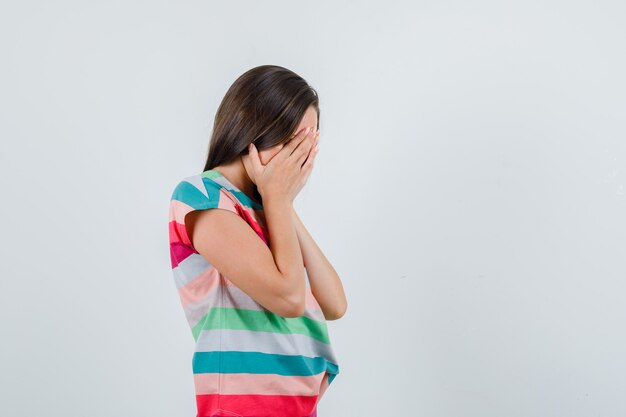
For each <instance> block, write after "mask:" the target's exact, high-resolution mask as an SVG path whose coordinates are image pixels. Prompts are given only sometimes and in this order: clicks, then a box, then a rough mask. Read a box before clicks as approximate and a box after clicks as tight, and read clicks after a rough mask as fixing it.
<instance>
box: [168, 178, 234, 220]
mask: <svg viewBox="0 0 626 417" xmlns="http://www.w3.org/2000/svg"><path fill="white" fill-rule="evenodd" d="M170 201H171V203H172V204H183V205H185V206H189V209H191V210H205V209H209V208H225V209H228V210H231V211H235V212H236V209H235V202H234V201H232V197H231V196H230V193H229V192H228V191H227V190H226V189H225V187H224V186H223V185H222V184H219V183H217V182H216V181H213V180H212V179H211V178H210V176H207V175H205V174H204V173H200V174H196V175H192V176H189V177H185V178H183V179H181V180H180V181H179V182H178V184H176V186H175V187H174V190H173V192H172V195H171V198H170Z"/></svg>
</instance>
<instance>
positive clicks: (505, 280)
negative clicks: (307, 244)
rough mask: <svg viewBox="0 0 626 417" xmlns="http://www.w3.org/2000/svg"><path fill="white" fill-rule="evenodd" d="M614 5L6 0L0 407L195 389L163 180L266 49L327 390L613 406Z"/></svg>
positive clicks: (617, 252)
mask: <svg viewBox="0 0 626 417" xmlns="http://www.w3.org/2000/svg"><path fill="white" fill-rule="evenodd" d="M624 4H625V3H624V2H621V1H594V2H592V1H587V2H583V1H565V0H562V1H546V0H543V1H504V2H503V1H493V2H487V1H469V2H468V1H460V0H459V1H456V2H451V1H429V2H418V1H406V2H393V1H385V2H365V1H362V2H339V1H316V2H308V3H298V2H288V1H281V2H278V1H263V2H252V1H249V2H242V1H229V2H215V1H194V2H190V1H170V2H163V1H143V2H139V1H129V0H125V1H100V2H95V1H91V2H89V1H75V2H67V1H66V2H61V1H56V2H48V1H19V2H11V3H10V4H9V2H3V4H2V6H1V9H0V34H1V36H0V43H1V47H2V65H1V66H0V80H1V81H0V83H1V84H0V87H1V88H0V90H1V93H0V106H1V107H0V122H1V124H0V126H1V127H0V128H1V131H0V135H1V141H0V143H1V149H0V169H1V170H2V172H1V175H0V182H1V183H0V185H1V186H2V190H3V197H2V208H1V210H2V212H1V214H2V221H3V230H2V236H3V239H2V247H1V248H0V249H1V253H2V262H1V263H0V265H1V266H0V268H1V270H0V273H1V274H2V279H1V281H0V282H1V283H0V309H1V311H0V313H1V317H2V343H0V366H1V369H2V370H1V372H0V378H1V381H0V392H1V393H2V394H1V396H2V400H1V401H0V404H1V405H0V414H1V415H3V416H12V417H17V416H35V415H45V416H50V417H52V416H90V417H100V416H111V417H121V416H149V417H160V416H163V417H171V416H186V417H193V416H194V412H195V402H194V400H195V399H194V392H193V379H192V373H191V357H192V352H193V338H192V336H191V333H190V330H189V328H188V326H187V323H186V320H185V317H184V314H183V311H182V308H181V306H180V302H179V300H178V296H177V293H176V291H175V286H174V283H173V278H172V276H171V270H170V263H169V262H170V260H169V249H168V235H167V221H168V204H169V198H170V195H171V192H172V190H173V187H174V186H175V185H176V184H177V183H178V181H179V180H180V179H181V178H183V177H185V176H188V175H193V174H196V173H198V172H200V171H201V170H202V168H203V166H204V162H205V158H206V151H207V146H208V138H209V134H210V131H211V128H212V122H213V117H214V115H215V111H216V110H217V107H218V105H219V103H220V101H221V99H222V97H223V95H224V94H225V92H226V90H227V89H228V87H229V86H230V84H231V83H232V82H233V81H234V80H235V79H236V78H237V77H238V76H239V75H240V74H242V73H243V72H245V71H246V70H248V69H250V68H252V67H255V66H257V65H262V64H275V65H281V66H284V67H287V68H289V69H291V70H293V71H295V72H296V73H298V74H299V75H301V76H302V77H304V78H305V79H306V80H307V81H308V82H309V83H310V84H311V86H313V88H315V89H316V90H317V91H318V92H319V94H320V97H321V119H320V121H321V137H320V153H319V155H318V158H317V162H316V167H315V170H314V172H313V173H312V175H311V177H310V181H309V183H308V185H307V186H306V187H305V188H304V189H303V190H302V192H301V194H300V195H299V197H298V198H297V200H296V209H297V211H298V212H299V213H300V215H301V217H302V218H303V220H304V222H305V224H306V225H307V227H308V228H309V230H310V231H311V233H312V234H313V236H314V238H315V239H316V240H317V242H318V244H319V245H320V246H321V248H322V249H323V250H324V251H325V253H326V255H327V257H328V258H329V259H330V260H331V262H332V263H333V265H334V266H335V268H336V269H337V271H338V272H339V274H340V276H341V278H342V281H343V283H344V287H345V289H346V293H347V296H348V303H349V307H348V312H347V313H346V315H345V316H344V317H343V318H342V319H341V320H339V321H335V322H329V331H330V336H331V340H332V342H333V344H334V348H335V351H336V354H337V357H338V359H339V361H340V374H339V375H338V376H337V378H336V379H335V381H333V383H332V384H331V387H330V389H329V390H328V391H327V393H326V394H325V396H324V398H323V400H322V402H321V403H320V406H319V416H320V417H344V416H345V417H357V416H358V417H361V416H379V415H385V416H390V415H402V416H428V417H456V416H464V417H465V416H468V417H490V416H493V417H496V416H497V417H501V416H507V417H511V416H520V417H528V416H533V417H536V416H542V417H543V416H546V417H547V416H555V417H562V416H568V417H576V416H594V417H595V416H602V417H607V416H624V415H626V401H625V400H624V397H623V394H624V392H625V390H626V376H625V375H626V353H625V352H626V331H625V330H624V329H625V327H624V320H625V319H626V304H625V302H624V299H625V291H626V283H625V278H626V264H625V262H624V259H625V257H624V255H625V253H626V220H625V213H626V211H625V209H626V190H625V187H624V184H625V179H626V178H625V177H626V173H625V167H626V165H625V163H626V142H625V140H626V137H625V133H626V128H625V123H624V121H625V114H626V81H625V78H624V74H626V54H625V50H626V6H625V5H624Z"/></svg>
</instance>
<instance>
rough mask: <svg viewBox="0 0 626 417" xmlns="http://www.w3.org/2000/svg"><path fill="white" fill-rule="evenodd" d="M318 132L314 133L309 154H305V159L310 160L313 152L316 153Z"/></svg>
mask: <svg viewBox="0 0 626 417" xmlns="http://www.w3.org/2000/svg"><path fill="white" fill-rule="evenodd" d="M319 135H320V132H319V130H318V131H317V132H316V133H315V138H314V139H313V144H312V145H311V147H310V148H309V152H308V153H307V158H310V157H311V155H312V154H313V153H314V152H317V142H318V139H319Z"/></svg>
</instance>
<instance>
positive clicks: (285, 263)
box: [263, 196, 305, 304]
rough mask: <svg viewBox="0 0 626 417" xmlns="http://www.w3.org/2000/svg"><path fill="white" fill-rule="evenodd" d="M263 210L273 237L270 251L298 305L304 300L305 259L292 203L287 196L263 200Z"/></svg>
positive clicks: (288, 291) (270, 235)
mask: <svg viewBox="0 0 626 417" xmlns="http://www.w3.org/2000/svg"><path fill="white" fill-rule="evenodd" d="M263 208H264V213H265V220H266V223H267V227H268V231H269V237H270V239H269V240H270V251H271V252H272V255H273V257H274V261H275V262H276V267H277V268H278V270H279V271H280V273H281V275H282V276H283V277H284V279H285V286H286V291H285V292H286V294H289V295H290V296H291V298H292V299H293V302H294V303H295V304H303V303H304V298H303V297H304V289H305V281H304V268H303V267H302V265H303V263H304V261H303V259H302V253H301V251H300V244H299V242H298V235H297V232H296V228H295V221H294V219H293V213H294V210H293V205H292V203H291V202H290V201H289V200H287V199H281V198H271V197H269V196H268V198H266V199H264V205H263Z"/></svg>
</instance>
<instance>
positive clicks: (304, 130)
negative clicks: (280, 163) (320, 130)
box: [285, 127, 313, 156]
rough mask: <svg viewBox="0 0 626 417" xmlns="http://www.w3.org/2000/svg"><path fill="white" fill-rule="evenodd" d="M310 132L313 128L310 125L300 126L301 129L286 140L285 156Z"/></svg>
mask: <svg viewBox="0 0 626 417" xmlns="http://www.w3.org/2000/svg"><path fill="white" fill-rule="evenodd" d="M312 132H313V129H312V128H310V127H305V128H302V130H300V132H299V133H298V134H297V135H296V137H295V138H293V139H292V140H290V141H289V142H287V144H286V145H285V148H286V150H285V152H286V153H287V156H289V155H291V154H292V153H293V152H294V150H295V149H296V148H297V147H298V146H299V145H300V144H301V143H302V142H303V141H304V140H305V139H307V138H308V137H309V136H310V135H311V133H312Z"/></svg>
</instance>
